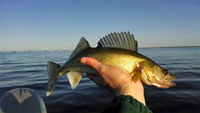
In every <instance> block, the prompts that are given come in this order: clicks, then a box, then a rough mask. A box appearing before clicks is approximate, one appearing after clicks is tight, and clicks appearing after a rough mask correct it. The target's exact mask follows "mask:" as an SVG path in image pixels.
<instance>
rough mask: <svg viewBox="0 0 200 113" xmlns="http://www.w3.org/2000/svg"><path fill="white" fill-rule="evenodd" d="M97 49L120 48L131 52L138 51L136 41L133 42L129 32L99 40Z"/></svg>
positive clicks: (109, 35) (114, 34) (110, 35)
mask: <svg viewBox="0 0 200 113" xmlns="http://www.w3.org/2000/svg"><path fill="white" fill-rule="evenodd" d="M97 47H98V48H101V47H111V48H121V49H126V50H131V51H136V52H137V51H138V45H137V41H136V40H135V38H134V36H133V34H132V35H131V34H130V32H128V33H126V32H121V33H116V32H114V33H111V34H108V35H107V36H105V37H103V38H101V39H100V40H99V42H98V46H97Z"/></svg>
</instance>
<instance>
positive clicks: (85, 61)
mask: <svg viewBox="0 0 200 113" xmlns="http://www.w3.org/2000/svg"><path fill="white" fill-rule="evenodd" d="M81 63H82V64H84V65H87V66H91V67H92V68H94V69H95V70H96V71H97V72H99V73H101V70H102V68H103V65H102V64H101V63H100V62H98V61H97V60H95V59H92V58H90V57H83V58H81Z"/></svg>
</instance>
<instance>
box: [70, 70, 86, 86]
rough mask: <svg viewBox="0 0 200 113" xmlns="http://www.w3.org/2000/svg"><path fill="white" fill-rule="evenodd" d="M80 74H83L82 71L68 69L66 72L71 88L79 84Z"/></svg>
mask: <svg viewBox="0 0 200 113" xmlns="http://www.w3.org/2000/svg"><path fill="white" fill-rule="evenodd" d="M82 76H83V73H82V72H77V71H70V72H68V73H67V77H68V80H69V83H70V84H71V88H72V89H75V88H76V86H77V85H78V84H79V82H80V80H81V78H82Z"/></svg>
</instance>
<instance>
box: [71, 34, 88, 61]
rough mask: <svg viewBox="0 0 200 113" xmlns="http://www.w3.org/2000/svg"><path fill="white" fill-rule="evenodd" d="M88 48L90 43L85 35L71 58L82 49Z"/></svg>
mask: <svg viewBox="0 0 200 113" xmlns="http://www.w3.org/2000/svg"><path fill="white" fill-rule="evenodd" d="M87 48H90V44H89V43H88V41H87V40H86V39H85V38H84V37H82V38H81V39H80V41H79V43H78V44H77V46H76V48H75V49H74V51H73V52H72V54H71V55H70V57H69V58H72V57H73V56H75V55H76V54H77V53H79V52H80V51H82V50H84V49H87Z"/></svg>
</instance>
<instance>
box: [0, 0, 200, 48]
mask: <svg viewBox="0 0 200 113" xmlns="http://www.w3.org/2000/svg"><path fill="white" fill-rule="evenodd" d="M121 31H130V33H132V34H134V36H135V38H136V40H137V41H138V45H139V47H160V46H200V1H199V0H133V1H130V0H129V1H122V0H121V1H117V0H1V1H0V33H1V34H0V36H1V39H0V51H24V50H45V49H46V47H48V48H49V49H52V50H59V49H61V50H64V49H74V48H75V47H76V45H77V43H78V41H79V40H80V38H81V37H82V36H84V37H85V38H86V39H87V40H88V41H89V42H90V44H91V46H93V47H96V45H97V42H98V40H99V38H101V37H103V36H105V35H107V34H109V33H111V32H121Z"/></svg>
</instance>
